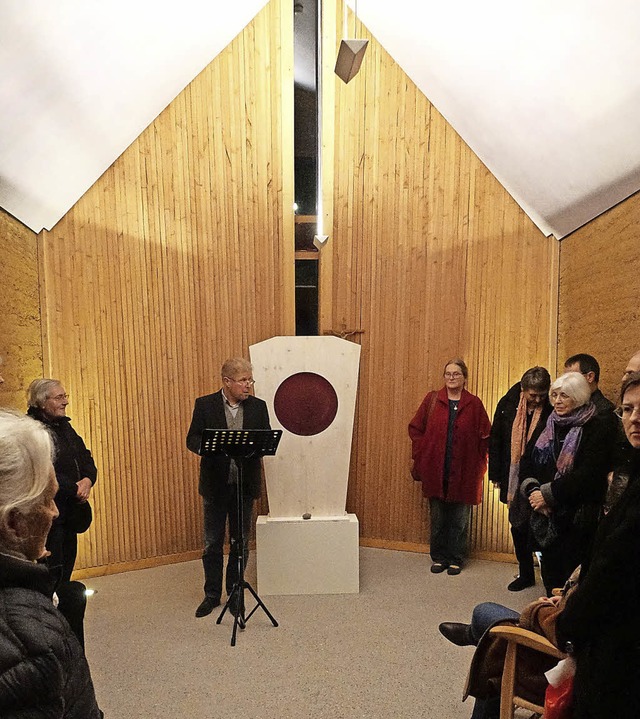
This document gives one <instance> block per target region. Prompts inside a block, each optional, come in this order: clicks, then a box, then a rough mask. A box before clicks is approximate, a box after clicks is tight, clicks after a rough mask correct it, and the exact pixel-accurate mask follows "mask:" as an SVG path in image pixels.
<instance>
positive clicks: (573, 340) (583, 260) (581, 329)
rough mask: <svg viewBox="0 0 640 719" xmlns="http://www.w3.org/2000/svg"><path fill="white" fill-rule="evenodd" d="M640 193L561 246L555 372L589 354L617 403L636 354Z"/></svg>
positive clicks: (638, 342) (639, 332) (639, 340)
mask: <svg viewBox="0 0 640 719" xmlns="http://www.w3.org/2000/svg"><path fill="white" fill-rule="evenodd" d="M639 234H640V194H638V193H636V194H635V195H633V196H631V197H630V198H628V199H627V200H625V201H624V202H622V203H621V204H619V205H617V206H616V207H613V208H612V209H610V210H609V211H608V212H605V213H604V214H603V215H600V217H597V218H596V219H595V220H593V221H592V222H590V223H589V224H588V225H586V226H585V227H581V228H580V229H578V230H576V231H575V232H573V233H572V234H571V235H569V236H568V237H565V238H564V239H563V240H562V242H561V243H560V284H559V319H558V358H557V359H558V371H560V370H561V369H562V365H563V363H564V360H565V359H566V358H567V357H569V356H570V355H572V354H575V353H577V352H587V353H589V354H592V355H593V356H594V357H596V358H597V360H598V362H599V363H600V368H601V373H600V387H601V389H602V391H603V392H604V393H605V394H606V395H607V396H608V397H609V398H610V399H611V400H614V401H617V400H618V393H619V391H620V380H621V377H622V373H623V371H624V369H625V367H626V363H627V361H628V359H629V358H630V357H631V356H632V355H633V354H634V353H635V352H637V351H638V350H640V310H639V308H638V296H640V242H638V236H639Z"/></svg>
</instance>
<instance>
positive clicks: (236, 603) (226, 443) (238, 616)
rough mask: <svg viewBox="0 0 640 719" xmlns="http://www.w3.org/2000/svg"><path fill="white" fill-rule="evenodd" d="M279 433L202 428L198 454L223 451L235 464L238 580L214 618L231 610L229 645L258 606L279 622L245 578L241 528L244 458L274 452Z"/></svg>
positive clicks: (262, 455) (222, 615)
mask: <svg viewBox="0 0 640 719" xmlns="http://www.w3.org/2000/svg"><path fill="white" fill-rule="evenodd" d="M281 436H282V430H281V429H205V430H203V432H202V442H201V444H200V454H201V456H203V457H211V456H214V455H220V454H223V455H225V456H226V457H230V458H231V461H232V462H233V461H235V463H236V464H237V465H238V491H237V492H236V495H237V507H236V511H237V517H238V539H237V542H238V548H237V549H238V552H237V554H238V580H237V581H236V583H235V584H234V585H233V589H232V590H231V594H229V596H228V598H227V601H226V604H225V605H224V607H223V608H222V612H220V616H219V617H218V619H217V620H216V624H220V622H221V621H222V617H224V615H225V612H226V611H227V609H229V611H230V612H231V613H232V614H234V620H233V631H232V632H231V646H232V647H235V645H236V634H237V631H238V627H240V629H244V628H245V627H246V625H247V622H248V621H249V619H250V618H251V617H252V616H253V614H254V612H255V611H256V610H257V609H258V607H260V609H262V611H263V612H264V613H265V614H266V615H267V616H268V617H269V619H270V620H271V623H272V624H273V626H274V627H277V626H278V622H276V620H275V619H274V618H273V616H272V615H271V613H270V612H269V610H268V609H267V608H266V606H265V605H264V602H263V601H262V600H261V599H260V597H259V596H258V594H257V593H256V591H255V590H254V589H253V587H252V586H251V585H250V584H249V582H247V581H246V580H245V578H244V569H245V567H244V530H243V508H242V491H243V484H242V482H243V472H244V463H245V461H246V460H247V459H257V458H259V457H264V456H265V455H274V454H275V453H276V450H277V449H278V442H279V441H280V437H281ZM245 589H248V590H249V592H251V595H252V596H253V598H254V599H255V600H256V602H257V604H256V606H255V607H254V608H253V609H252V610H251V611H250V612H249V614H246V615H245V605H244V590H245Z"/></svg>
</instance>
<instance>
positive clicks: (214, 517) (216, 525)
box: [202, 484, 253, 599]
mask: <svg viewBox="0 0 640 719" xmlns="http://www.w3.org/2000/svg"><path fill="white" fill-rule="evenodd" d="M237 498H238V493H237V485H235V484H230V485H227V491H226V493H225V496H224V497H222V498H220V499H215V500H213V499H209V498H207V497H203V508H204V552H203V554H202V566H203V569H204V593H205V596H207V597H215V598H217V599H219V598H220V596H221V595H222V567H223V563H224V557H223V548H224V538H225V530H226V526H227V520H228V523H229V560H228V562H227V572H226V578H225V587H226V590H227V594H230V593H231V590H232V589H233V585H234V584H235V583H236V582H237V581H238V558H239V551H238V550H239V546H238V545H239V542H238V538H239V532H238V512H237ZM242 513H243V522H242V524H243V527H242V533H243V538H244V542H243V552H242V556H243V560H244V564H245V567H246V564H247V560H248V558H249V534H250V532H251V519H252V514H253V497H248V496H246V494H245V495H244V496H243V498H242Z"/></svg>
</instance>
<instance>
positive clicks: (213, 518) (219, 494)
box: [187, 358, 271, 617]
mask: <svg viewBox="0 0 640 719" xmlns="http://www.w3.org/2000/svg"><path fill="white" fill-rule="evenodd" d="M221 374H222V388H221V389H220V390H219V391H218V392H215V393H214V394H209V395H206V396H204V397H198V399H197V400H196V402H195V407H194V409H193V418H192V420H191V426H190V427H189V432H188V434H187V447H188V448H189V449H190V450H191V451H192V452H195V454H198V455H199V454H200V445H201V443H202V432H203V430H205V429H271V427H270V425H269V412H268V410H267V405H266V404H265V402H264V401H263V400H261V399H258V398H257V397H253V396H252V395H251V394H250V392H251V388H252V387H253V384H254V381H253V377H252V369H251V364H250V363H249V362H247V360H245V359H237V358H236V359H228V360H227V361H226V362H225V363H224V364H223V365H222V371H221ZM260 477H261V462H260V460H259V459H250V460H247V461H245V463H244V464H243V488H242V495H241V498H240V500H241V502H242V512H243V527H242V535H243V538H244V546H243V548H242V552H243V557H244V562H245V565H246V561H247V559H248V556H249V533H250V530H251V517H252V513H253V502H254V500H255V499H257V498H258V497H259V496H260ZM198 491H199V493H200V495H201V496H202V505H203V510H204V552H203V555H202V564H203V568H204V599H203V600H202V602H201V603H200V605H199V606H198V608H197V609H196V617H206V616H207V615H208V614H211V612H212V611H213V610H214V609H215V608H216V607H217V606H219V605H220V598H221V596H222V567H223V561H224V560H223V546H224V537H225V528H226V525H227V520H228V522H229V543H230V549H229V560H228V562H227V572H226V580H225V584H226V591H227V595H228V596H230V595H231V590H232V589H233V586H234V584H235V583H236V582H237V581H238V556H239V551H240V548H239V546H238V544H239V542H238V540H239V527H238V520H237V501H238V466H237V464H236V462H235V460H234V461H231V459H230V458H229V457H225V456H214V457H202V459H201V460H200V482H199V485H198ZM229 608H230V610H231V611H232V612H234V613H235V612H236V611H237V609H238V607H234V606H230V607H229Z"/></svg>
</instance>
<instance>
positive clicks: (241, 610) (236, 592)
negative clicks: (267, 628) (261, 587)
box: [216, 579, 278, 647]
mask: <svg viewBox="0 0 640 719" xmlns="http://www.w3.org/2000/svg"><path fill="white" fill-rule="evenodd" d="M245 589H248V590H249V592H250V593H251V596H252V597H253V598H254V599H255V600H256V606H255V607H254V608H253V609H252V610H251V611H250V612H249V614H246V613H245V604H244V590H245ZM234 598H235V602H234ZM234 603H236V607H235V612H234V611H233V608H232V605H233V604H234ZM257 609H262V611H263V612H264V613H265V614H266V615H267V617H269V620H270V621H271V624H273V626H274V627H277V626H278V622H277V621H276V620H275V619H274V617H273V615H272V614H271V612H270V611H269V610H268V609H267V607H266V605H265V603H264V602H263V601H262V599H260V597H259V596H258V593H257V592H256V591H255V590H254V588H253V587H252V586H251V585H250V584H249V582H247V581H246V580H244V579H241V580H239V581H237V582H236V583H235V584H234V585H233V589H232V590H231V594H229V597H228V598H227V601H226V603H225V605H224V607H223V608H222V611H221V612H220V616H219V617H218V618H217V619H216V624H220V622H222V618H223V617H224V615H225V614H226V612H227V610H229V612H230V613H231V614H233V615H234V616H233V629H232V631H231V646H232V647H235V645H236V637H237V633H238V628H240V629H244V628H245V627H246V626H247V622H248V621H249V619H251V617H252V616H253V615H254V614H255V612H256V610H257Z"/></svg>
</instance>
